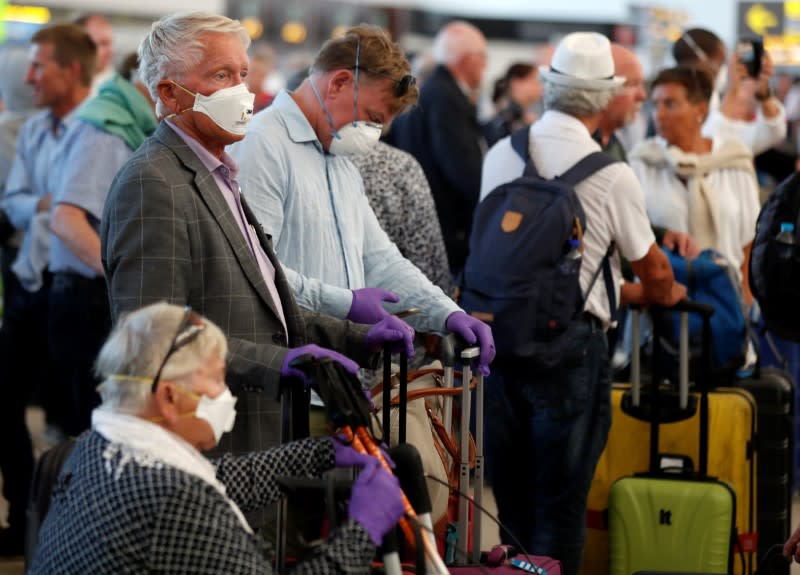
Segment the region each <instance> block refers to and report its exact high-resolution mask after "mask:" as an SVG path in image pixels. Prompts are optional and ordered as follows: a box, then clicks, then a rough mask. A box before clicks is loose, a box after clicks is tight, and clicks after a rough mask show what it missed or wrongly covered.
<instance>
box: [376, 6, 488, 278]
mask: <svg viewBox="0 0 800 575" xmlns="http://www.w3.org/2000/svg"><path fill="white" fill-rule="evenodd" d="M486 50H487V47H486V38H484V36H483V34H482V33H481V31H480V30H478V29H477V28H476V27H475V26H473V25H471V24H468V23H467V22H462V21H454V22H450V23H449V24H447V25H446V26H445V27H444V28H442V29H441V30H440V31H439V33H438V34H437V35H436V38H435V39H434V42H433V58H434V60H435V61H436V64H437V67H436V69H435V70H434V71H433V73H432V74H431V76H430V77H429V78H428V79H427V80H425V83H424V84H423V86H422V89H421V90H420V96H419V101H418V103H417V106H415V107H414V108H412V109H411V110H409V111H408V112H407V113H405V114H401V115H400V116H398V117H397V118H396V119H395V121H394V123H393V124H392V130H391V132H390V134H389V142H390V143H391V144H393V145H394V146H396V147H398V148H400V149H402V150H405V151H406V152H409V153H410V154H411V155H413V156H414V157H415V158H416V159H417V160H418V161H419V163H420V164H421V165H422V169H423V170H424V171H425V176H426V177H427V178H428V183H429V184H430V186H431V192H433V199H434V201H435V203H436V213H437V214H438V216H439V223H440V224H441V226H442V235H443V236H444V243H445V247H446V248H447V257H448V260H449V262H450V271H451V272H452V273H453V274H454V275H457V274H458V273H459V272H460V271H461V269H462V268H463V267H464V261H465V260H466V258H467V241H468V239H469V234H470V230H471V228H472V213H473V211H474V210H475V206H476V205H477V204H478V191H479V185H480V181H481V162H482V161H483V154H484V152H485V149H486V143H485V140H484V138H483V130H482V129H481V126H480V124H479V123H478V116H477V111H476V108H475V103H476V101H477V98H478V93H479V91H480V87H481V81H482V79H483V72H484V70H485V68H486V61H487V52H486Z"/></svg>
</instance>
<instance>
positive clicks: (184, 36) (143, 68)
mask: <svg viewBox="0 0 800 575" xmlns="http://www.w3.org/2000/svg"><path fill="white" fill-rule="evenodd" d="M209 32H213V33H217V34H233V35H235V36H238V38H239V40H241V41H242V45H243V46H244V48H245V50H246V49H247V48H248V47H249V46H250V36H249V35H248V34H247V30H245V29H244V26H242V24H241V23H240V22H239V21H238V20H231V19H230V18H228V17H226V16H219V15H217V14H208V13H206V12H190V13H183V14H173V15H172V16H167V17H165V18H162V19H161V20H158V21H157V22H154V23H153V25H152V26H151V28H150V33H149V34H147V36H145V38H144V40H142V43H141V44H139V50H138V54H139V76H140V78H141V80H142V82H143V83H144V85H145V86H147V89H148V90H149V91H150V95H151V96H152V97H153V100H154V101H155V102H156V110H157V112H158V113H159V114H160V113H161V112H162V110H161V101H160V100H159V98H158V92H157V90H156V86H158V83H159V82H160V81H161V80H164V79H176V80H180V79H181V77H182V76H183V75H184V74H186V73H187V72H189V71H190V70H191V69H192V68H194V67H195V66H197V65H198V64H199V63H200V62H201V61H202V60H203V58H204V57H205V54H206V46H205V43H204V42H203V38H202V36H203V35H204V34H207V33H209Z"/></svg>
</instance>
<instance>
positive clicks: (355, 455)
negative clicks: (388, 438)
mask: <svg viewBox="0 0 800 575" xmlns="http://www.w3.org/2000/svg"><path fill="white" fill-rule="evenodd" d="M331 443H333V453H334V458H335V459H334V461H335V464H336V467H364V465H367V464H368V463H370V461H369V460H370V459H374V458H373V457H372V455H366V454H364V453H359V452H358V451H356V450H355V449H353V448H352V447H350V445H349V444H348V443H347V441H345V440H344V439H343V438H342V437H339V436H336V437H331ZM385 447H386V446H385V445H383V444H381V446H380V450H381V453H382V454H383V457H384V459H386V463H388V464H389V467H391V468H392V469H394V468H395V464H394V461H392V458H391V457H389V454H388V453H386V449H385Z"/></svg>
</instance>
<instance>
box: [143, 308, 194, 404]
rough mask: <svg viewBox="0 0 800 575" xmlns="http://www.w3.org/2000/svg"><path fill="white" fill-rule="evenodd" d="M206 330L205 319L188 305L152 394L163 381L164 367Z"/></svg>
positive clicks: (160, 368)
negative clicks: (177, 352)
mask: <svg viewBox="0 0 800 575" xmlns="http://www.w3.org/2000/svg"><path fill="white" fill-rule="evenodd" d="M205 328H206V324H205V323H204V322H203V318H202V317H200V316H199V315H198V314H197V313H195V312H194V311H192V308H191V307H190V306H188V305H187V306H186V307H185V308H184V311H183V319H181V323H179V324H178V330H177V331H176V332H175V337H173V338H172V343H171V344H170V346H169V350H167V355H165V356H164V361H162V362H161V365H160V366H159V367H158V371H157V372H156V375H155V377H154V378H153V384H152V385H151V386H150V391H151V392H153V393H155V392H156V389H158V382H159V380H160V379H161V372H162V371H164V366H165V365H167V361H169V358H170V357H172V356H173V355H174V354H175V352H176V351H178V350H179V349H180V348H182V347H184V346H186V345H188V344H190V343H191V342H193V341H194V340H195V339H197V336H198V335H200V332H202V331H203V330H204V329H205Z"/></svg>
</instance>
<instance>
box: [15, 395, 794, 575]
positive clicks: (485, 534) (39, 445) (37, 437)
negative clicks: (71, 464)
mask: <svg viewBox="0 0 800 575" xmlns="http://www.w3.org/2000/svg"><path fill="white" fill-rule="evenodd" d="M26 418H27V423H28V427H29V429H30V430H31V437H32V439H33V447H34V451H36V455H37V456H38V455H39V454H40V453H41V451H43V450H44V449H46V447H47V444H46V441H45V439H44V437H43V433H44V413H43V412H42V411H41V410H40V409H38V408H29V409H28V412H27V414H26ZM484 498H485V505H486V507H487V509H488V510H489V511H490V512H492V513H493V514H496V513H497V505H496V504H495V501H494V496H493V495H492V492H491V489H487V491H486V493H485V494H484ZM7 512H8V509H7V505H6V502H5V500H4V499H2V497H0V525H3V524H5V518H6V514H7ZM798 524H800V497H798V496H795V499H794V503H793V505H792V525H798ZM481 539H482V541H481V549H489V548H491V547H492V546H493V545H494V544H496V543H498V542H499V541H500V535H499V529H498V527H497V525H495V524H494V523H492V522H491V521H490V520H485V521H484V523H483V531H482V536H481ZM23 573H24V564H23V561H22V558H21V557H20V558H11V559H2V558H0V575H23ZM791 575H800V564H797V563H795V564H793V565H792V569H791Z"/></svg>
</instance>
